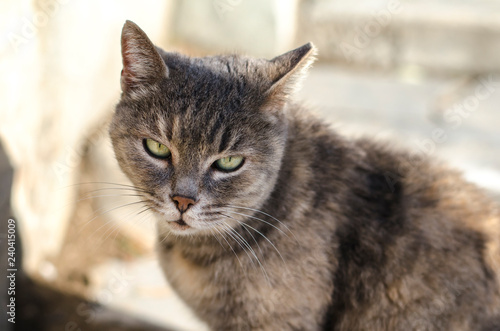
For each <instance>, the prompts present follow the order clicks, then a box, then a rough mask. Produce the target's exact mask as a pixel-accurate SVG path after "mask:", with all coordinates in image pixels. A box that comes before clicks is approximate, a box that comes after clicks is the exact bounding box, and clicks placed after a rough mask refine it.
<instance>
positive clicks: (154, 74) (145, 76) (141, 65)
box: [121, 21, 168, 93]
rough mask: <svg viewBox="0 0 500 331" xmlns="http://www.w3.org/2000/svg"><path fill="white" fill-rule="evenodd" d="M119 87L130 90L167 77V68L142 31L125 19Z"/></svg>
mask: <svg viewBox="0 0 500 331" xmlns="http://www.w3.org/2000/svg"><path fill="white" fill-rule="evenodd" d="M121 45H122V59H123V69H122V74H121V87H122V91H123V92H125V93H126V92H130V91H132V90H134V89H136V88H139V87H141V86H144V85H151V84H154V83H155V82H158V81H159V80H161V79H162V78H165V77H168V68H167V66H166V65H165V62H164V61H163V59H162V58H161V56H160V54H159V53H158V51H157V50H156V48H155V46H154V45H153V43H152V42H151V40H149V38H148V36H147V35H146V33H144V31H142V30H141V28H139V26H138V25H137V24H135V23H134V22H132V21H126V22H125V25H124V26H123V30H122V38H121Z"/></svg>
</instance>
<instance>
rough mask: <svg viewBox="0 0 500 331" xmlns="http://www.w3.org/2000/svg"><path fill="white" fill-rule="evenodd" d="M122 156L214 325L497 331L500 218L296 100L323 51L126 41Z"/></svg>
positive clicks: (185, 287) (438, 171)
mask: <svg viewBox="0 0 500 331" xmlns="http://www.w3.org/2000/svg"><path fill="white" fill-rule="evenodd" d="M121 44H122V56H123V70H122V73H121V88H122V95H121V99H120V101H119V103H118V105H117V106H116V110H115V113H114V116H113V120H112V123H111V126H110V136H111V139H112V144H113V148H114V152H115V155H116V159H117V160H118V163H119V165H120V167H121V169H122V170H123V172H124V173H125V174H126V175H127V176H128V178H130V180H131V181H132V183H133V184H134V186H135V187H136V188H137V191H138V192H139V194H140V195H141V196H142V199H143V201H144V203H145V204H146V205H147V206H148V207H149V208H150V209H151V210H152V211H153V213H154V214H155V216H156V219H157V227H158V255H159V262H160V265H161V266H162V269H163V271H164V274H165V275H166V278H167V279H168V281H169V282H170V283H171V285H172V286H173V288H174V289H175V291H176V292H177V293H178V294H179V295H180V297H181V298H182V299H183V300H184V301H185V302H186V303H187V304H188V305H189V306H190V307H191V308H192V310H193V311H194V312H195V314H196V315H197V316H198V317H199V318H200V319H201V320H203V321H205V322H206V323H207V324H208V326H209V327H210V328H211V329H212V330H455V331H458V330H481V329H484V330H494V329H497V325H499V324H497V321H498V316H499V315H500V213H499V208H498V206H497V205H495V204H494V203H493V202H492V201H490V200H489V199H488V197H487V196H486V195H485V193H483V192H482V191H481V190H480V189H478V188H477V187H476V186H474V185H473V184H470V183H468V182H466V181H464V180H463V179H462V178H461V175H460V174H459V173H458V172H456V171H454V170H451V169H449V168H447V167H446V166H445V165H442V164H441V163H439V162H437V161H433V160H430V159H425V158H420V159H419V160H418V162H417V160H413V162H409V160H412V155H413V154H409V153H406V152H404V151H399V150H394V149H391V148H389V147H387V146H386V145H385V144H381V143H377V142H373V141H371V140H370V139H356V140H352V139H346V138H343V137H342V136H340V135H339V134H337V133H335V132H334V131H333V130H332V129H331V128H330V127H329V126H328V125H326V124H324V123H323V121H321V120H320V119H317V118H314V117H313V116H311V115H309V114H308V113H307V110H306V109H304V107H302V106H300V105H298V104H296V103H294V102H293V101H292V97H293V94H294V92H295V91H296V90H297V88H298V86H299V85H300V83H301V80H302V78H303V77H304V75H305V73H306V71H307V68H308V67H309V66H310V65H311V63H312V62H313V59H314V56H315V52H316V50H315V48H314V46H313V45H312V44H311V43H308V44H306V45H304V46H301V47H299V48H297V49H295V50H292V51H290V52H287V53H285V54H283V55H280V56H277V57H275V58H273V59H272V60H264V59H255V58H250V57H246V56H241V55H222V56H212V57H201V58H196V57H188V56H185V55H181V54H178V53H171V52H165V51H163V50H162V49H160V48H157V47H155V46H154V45H153V43H152V42H151V41H150V40H149V38H148V37H147V35H146V34H145V33H144V32H143V31H142V30H141V29H140V28H139V27H138V26H137V25H136V24H134V23H133V22H130V21H127V22H126V23H125V25H124V27H123V31H122V39H121Z"/></svg>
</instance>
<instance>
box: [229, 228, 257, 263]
mask: <svg viewBox="0 0 500 331" xmlns="http://www.w3.org/2000/svg"><path fill="white" fill-rule="evenodd" d="M222 225H223V226H224V227H225V229H226V230H227V231H226V233H227V234H228V235H229V236H230V237H231V238H233V240H234V241H236V242H237V243H238V245H239V246H240V247H241V249H243V251H244V252H245V254H247V256H248V259H249V260H250V263H252V265H253V267H254V268H255V267H256V266H255V262H254V261H253V259H252V258H251V256H250V253H248V251H247V250H246V249H245V247H244V243H243V242H242V241H241V240H240V239H239V238H238V237H237V236H236V235H235V231H234V230H233V229H231V227H230V226H229V225H227V224H222Z"/></svg>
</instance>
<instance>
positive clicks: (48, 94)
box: [0, 0, 172, 272]
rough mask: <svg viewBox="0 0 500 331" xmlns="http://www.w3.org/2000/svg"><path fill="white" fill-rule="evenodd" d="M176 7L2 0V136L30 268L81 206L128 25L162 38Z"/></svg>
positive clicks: (114, 95) (153, 2)
mask: <svg viewBox="0 0 500 331" xmlns="http://www.w3.org/2000/svg"><path fill="white" fill-rule="evenodd" d="M171 4H172V2H171V1H161V0H144V1H141V2H136V1H123V0H120V1H119V0H114V1H97V0H35V1H31V0H3V1H2V2H0V13H1V15H2V17H1V19H0V31H1V36H2V38H1V41H0V54H1V59H2V61H1V62H0V102H1V105H0V109H1V112H0V137H1V140H2V142H3V145H4V148H5V150H6V152H7V154H8V155H9V158H10V160H11V162H12V165H13V167H14V169H15V176H14V184H13V195H12V208H13V211H14V214H15V216H16V217H17V219H18V224H19V226H20V230H21V231H22V232H23V236H24V239H23V241H24V246H25V268H27V270H28V271H29V272H30V271H35V270H37V268H38V267H39V265H40V264H41V263H42V262H43V260H44V258H45V257H47V256H50V255H54V254H57V252H58V249H59V247H60V245H61V242H62V240H63V236H64V234H65V231H66V227H67V225H68V221H69V219H68V218H69V216H70V215H71V211H72V209H73V207H74V205H75V192H76V189H77V187H75V186H73V185H75V184H76V183H78V177H79V165H80V161H81V158H82V156H83V155H84V149H83V147H84V144H85V141H86V139H85V138H86V137H87V136H88V135H89V133H91V132H93V131H94V130H95V128H96V127H98V126H99V125H100V124H102V123H103V122H104V121H105V120H106V119H107V118H108V117H109V116H110V114H111V112H112V109H113V106H114V104H115V103H116V102H117V100H118V97H119V86H120V84H119V74H120V70H121V56H120V32H121V27H122V25H123V23H124V21H125V20H126V19H130V20H133V21H135V22H136V23H138V24H139V25H140V26H142V27H143V28H144V29H145V30H146V31H148V34H149V35H150V37H151V38H152V39H154V40H155V41H164V40H166V38H167V35H166V32H167V30H166V26H168V23H169V20H170V7H171ZM3 221H4V220H2V222H3Z"/></svg>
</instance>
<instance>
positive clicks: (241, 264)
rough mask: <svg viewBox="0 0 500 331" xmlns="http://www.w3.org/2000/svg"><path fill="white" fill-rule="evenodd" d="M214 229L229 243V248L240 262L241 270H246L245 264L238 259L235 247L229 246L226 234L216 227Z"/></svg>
mask: <svg viewBox="0 0 500 331" xmlns="http://www.w3.org/2000/svg"><path fill="white" fill-rule="evenodd" d="M222 224H224V223H222ZM213 229H214V230H215V231H217V232H218V233H219V234H220V235H221V237H222V239H224V241H225V242H226V243H227V245H228V246H229V248H230V249H231V250H232V251H233V253H234V256H236V259H237V260H238V262H239V264H240V267H241V269H242V270H245V268H244V267H243V263H241V260H240V258H239V257H238V254H236V252H235V251H234V249H233V246H231V245H230V244H229V242H228V241H227V239H226V237H225V236H224V234H223V233H222V232H220V231H219V229H217V228H216V227H214V228H213ZM221 230H222V229H221Z"/></svg>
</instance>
